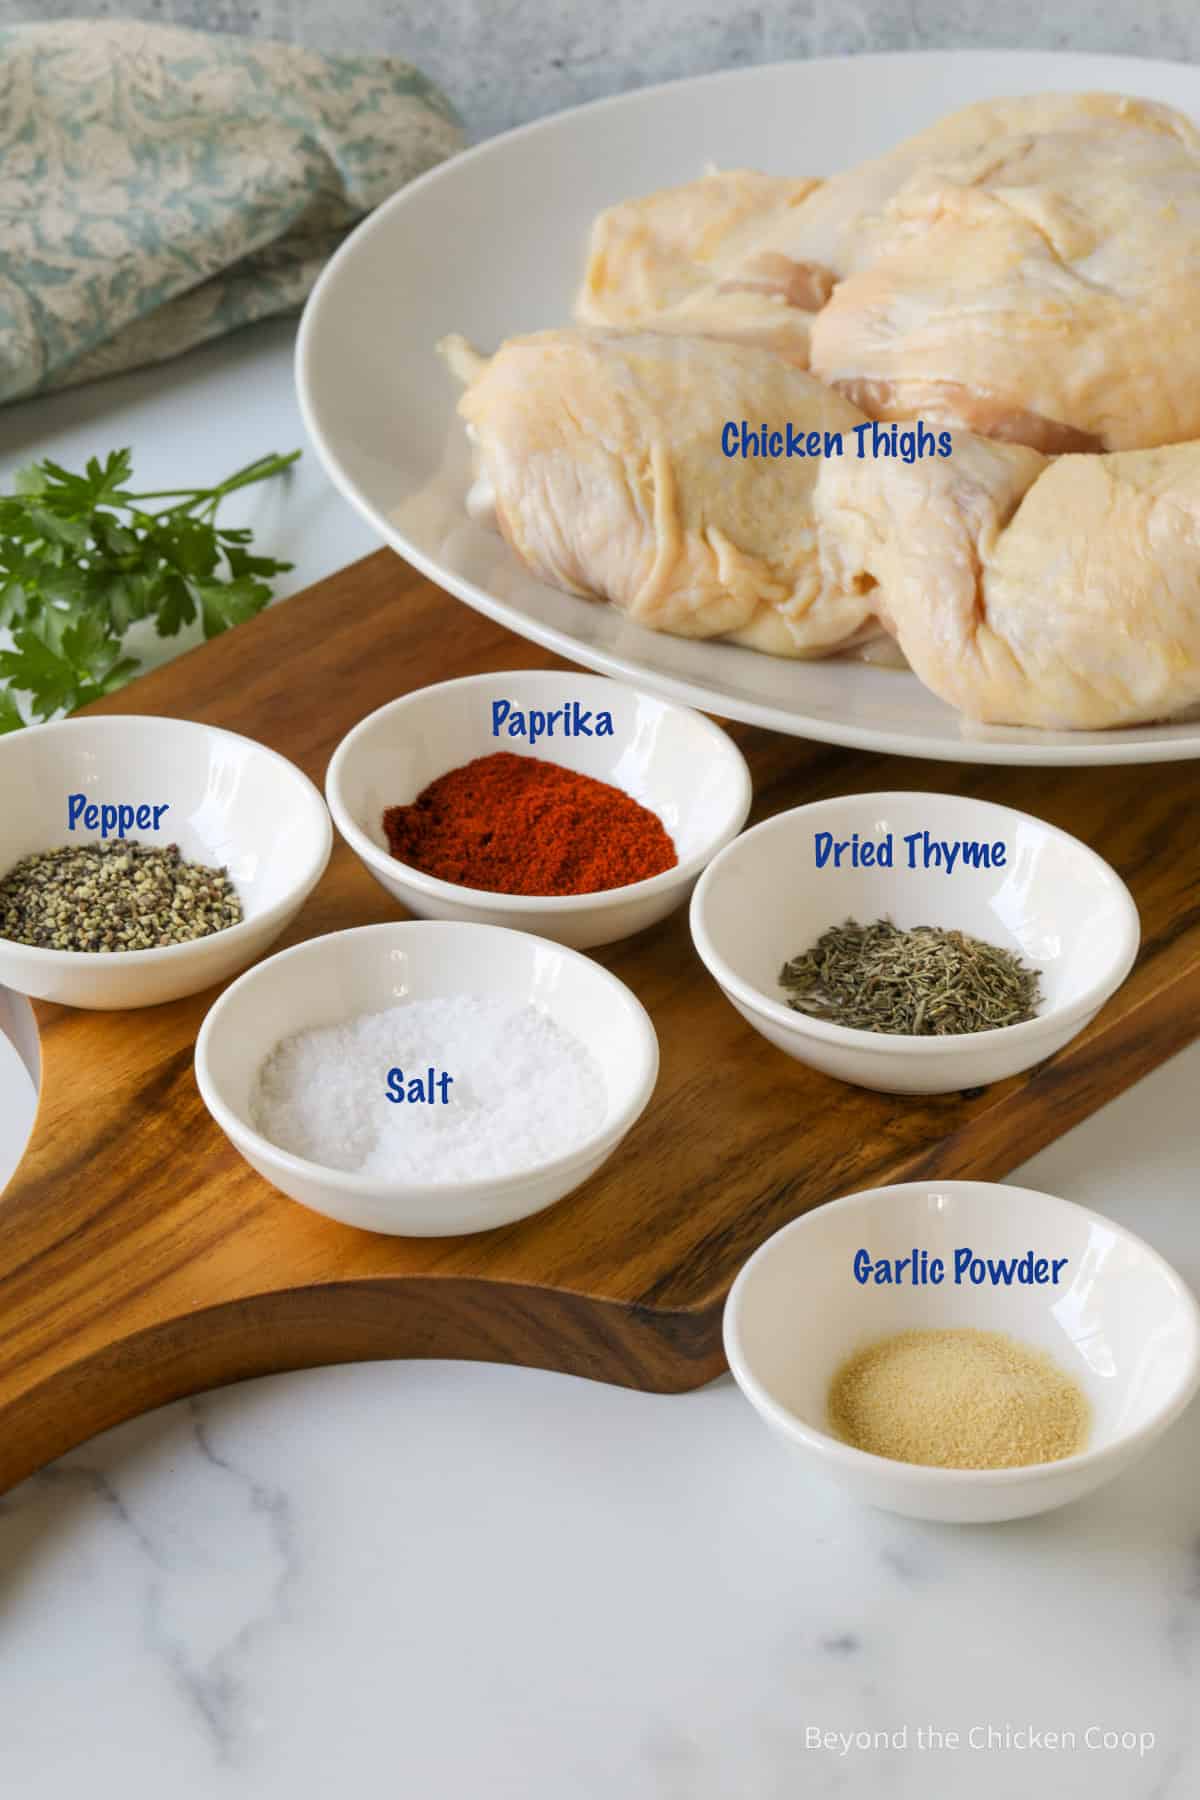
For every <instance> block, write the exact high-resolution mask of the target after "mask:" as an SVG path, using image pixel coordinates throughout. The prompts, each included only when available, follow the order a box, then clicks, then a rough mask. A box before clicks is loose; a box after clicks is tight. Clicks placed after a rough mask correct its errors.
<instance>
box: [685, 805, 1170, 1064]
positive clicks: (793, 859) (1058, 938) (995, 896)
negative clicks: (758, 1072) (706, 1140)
mask: <svg viewBox="0 0 1200 1800" xmlns="http://www.w3.org/2000/svg"><path fill="white" fill-rule="evenodd" d="M923 831H928V832H929V833H930V836H931V837H932V838H935V839H939V840H945V841H961V840H972V841H975V842H987V843H989V844H991V843H996V842H999V843H1001V844H1003V846H1004V851H1005V859H1006V860H1005V864H1004V866H1003V867H1002V868H990V869H984V868H967V867H963V866H962V863H961V859H960V861H959V862H958V863H957V864H956V866H955V868H954V869H953V871H952V872H951V873H949V874H947V873H946V872H945V871H944V869H924V868H918V869H909V868H907V867H906V866H902V865H903V864H904V863H905V861H906V858H907V851H906V849H905V846H904V842H903V840H904V839H905V838H906V837H907V836H909V835H910V834H912V833H916V832H923ZM818 832H831V833H833V835H834V837H835V839H837V840H840V841H849V840H852V838H853V834H854V833H857V834H858V837H859V841H860V843H862V842H868V843H871V844H873V845H878V844H882V843H883V842H885V841H886V839H887V837H888V835H889V834H891V839H892V844H893V854H894V858H895V866H894V867H892V868H880V867H860V868H854V867H852V866H843V867H841V868H836V867H834V866H833V865H832V863H827V864H826V866H825V867H824V868H821V869H818V868H817V866H816V856H815V849H814V840H815V834H816V833H818ZM848 918H854V919H857V920H858V922H859V923H860V924H862V925H866V924H871V923H873V922H874V921H875V920H876V919H879V918H890V919H891V920H892V921H893V922H894V923H895V924H896V925H899V926H901V927H903V928H904V929H911V928H912V927H913V926H916V925H938V926H941V927H943V928H944V929H957V930H960V931H964V932H967V933H969V934H970V935H971V936H973V937H977V938H982V939H983V940H985V941H986V942H987V943H991V944H997V945H1000V946H1001V947H1002V948H1004V949H1007V950H1012V951H1014V952H1016V954H1017V955H1019V956H1020V957H1021V959H1022V960H1023V961H1024V962H1025V963H1026V964H1028V965H1030V966H1032V967H1034V968H1036V969H1037V970H1038V971H1039V973H1040V976H1041V994H1042V999H1041V1007H1040V1010H1039V1012H1038V1014H1037V1017H1036V1018H1033V1019H1030V1020H1029V1021H1028V1022H1027V1023H1026V1024H1024V1025H1007V1026H1004V1027H1002V1028H999V1029H997V1030H994V1031H973V1032H965V1033H963V1034H961V1035H960V1036H957V1037H908V1036H894V1037H893V1036H889V1035H887V1034H886V1033H883V1032H874V1031H858V1030H851V1029H849V1028H847V1027H846V1026H843V1025H832V1024H828V1023H827V1022H826V1021H824V1020H822V1019H812V1018H809V1017H808V1016H807V1014H805V1013H799V1012H793V1011H792V1009H791V1007H789V1006H788V1005H787V1003H786V1000H785V998H784V993H783V989H782V988H781V987H780V985H779V973H780V970H781V969H782V967H783V965H784V963H786V962H787V961H789V960H790V958H792V957H793V956H796V955H798V954H799V953H800V952H801V951H803V950H806V949H807V948H808V947H809V946H810V945H811V944H813V943H814V942H815V941H816V939H817V938H819V937H820V936H821V934H822V932H824V931H826V930H828V928H829V927H830V926H831V925H836V924H840V923H842V921H843V920H845V919H848ZM691 926H692V938H693V941H694V942H695V945H696V949H697V952H698V953H699V955H700V957H701V959H702V961H703V962H704V964H705V966H706V967H707V969H708V971H709V973H710V974H711V975H712V976H713V978H714V980H715V981H716V982H717V983H718V984H719V985H720V987H721V988H722V989H723V990H724V993H725V997H726V999H727V1000H729V1001H731V1002H732V1004H733V1005H734V1006H735V1007H736V1008H737V1010H738V1012H740V1013H741V1015H742V1017H743V1018H744V1019H746V1020H747V1021H748V1022H749V1023H750V1024H751V1025H753V1027H754V1029H755V1030H756V1031H758V1032H761V1033H762V1035H763V1037H765V1038H767V1039H768V1040H769V1041H770V1042H771V1043H772V1044H774V1045H776V1047H777V1048H778V1049H780V1050H784V1051H786V1052H787V1054H788V1055H789V1056H794V1057H795V1058H796V1059H797V1061H798V1062H803V1063H808V1064H809V1065H810V1066H811V1067H812V1068H814V1069H821V1070H823V1071H824V1072H825V1073H826V1074H827V1075H834V1076H836V1077H837V1078H838V1079H839V1080H841V1081H848V1082H852V1083H854V1084H855V1085H856V1086H858V1087H867V1088H875V1089H878V1090H880V1091H881V1092H883V1093H889V1094H943V1093H952V1092H955V1091H956V1090H961V1089H963V1088H975V1087H983V1086H984V1085H986V1083H988V1082H991V1081H1002V1080H1003V1079H1004V1078H1005V1077H1006V1076H1009V1075H1016V1074H1018V1073H1019V1072H1020V1071H1021V1070H1022V1069H1029V1068H1032V1067H1033V1065H1034V1064H1035V1063H1039V1062H1044V1061H1045V1059H1046V1058H1047V1057H1050V1056H1053V1055H1054V1054H1055V1052H1056V1051H1058V1050H1061V1049H1062V1047H1063V1045H1064V1044H1066V1043H1068V1042H1069V1041H1070V1040H1071V1038H1073V1037H1075V1036H1076V1035H1077V1033H1079V1032H1080V1031H1082V1030H1083V1028H1084V1026H1085V1025H1087V1024H1088V1023H1089V1021H1090V1020H1091V1019H1093V1018H1094V1017H1095V1015H1096V1013H1097V1012H1099V1010H1100V1008H1101V1006H1102V1005H1103V1004H1104V1002H1105V1001H1106V1000H1107V999H1108V997H1109V995H1110V994H1112V993H1114V992H1115V991H1116V989H1117V988H1118V987H1120V985H1121V983H1122V982H1123V981H1124V979H1125V977H1126V976H1127V975H1128V973H1129V971H1130V969H1131V968H1132V967H1133V963H1134V959H1135V958H1136V956H1137V949H1138V942H1139V939H1140V935H1141V934H1140V929H1139V923H1138V914H1137V908H1136V906H1135V905H1134V903H1133V897H1132V895H1131V894H1130V892H1129V889H1128V888H1127V887H1126V886H1125V883H1124V882H1123V881H1122V880H1121V879H1120V877H1119V876H1118V875H1117V874H1116V873H1115V872H1114V870H1112V869H1110V868H1109V866H1108V864H1107V863H1106V862H1104V861H1103V860H1102V859H1101V858H1100V857H1099V856H1097V855H1096V853H1095V851H1093V850H1089V849H1088V847H1087V845H1086V844H1081V843H1080V842H1079V840H1078V839H1077V838H1073V837H1070V836H1068V834H1067V833H1066V832H1065V831H1059V830H1058V828H1057V827H1056V826H1054V825H1048V824H1046V823H1045V821H1044V820H1042V819H1036V818H1034V817H1033V816H1032V815H1031V814H1029V813H1023V812H1017V811H1015V810H1013V809H1012V808H1011V807H1007V806H996V805H994V804H992V803H991V802H990V801H984V800H968V799H963V798H960V797H959V796H957V795H954V794H905V793H897V794H848V795H844V796H841V797H839V798H837V799H833V800H820V801H817V802H816V803H815V804H814V805H811V806H799V807H796V808H795V809H794V810H793V811H791V812H785V813H780V814H778V816H777V817H775V818H773V819H768V820H767V821H766V823H765V824H762V825H757V826H755V828H754V830H753V831H748V832H746V834H745V835H744V836H743V837H740V838H738V839H737V841H736V842H735V843H733V844H731V845H730V846H729V847H728V849H726V850H725V851H723V852H722V854H721V855H720V856H718V857H717V858H716V859H715V861H714V862H713V863H712V865H711V867H709V868H708V869H707V870H706V871H705V873H704V875H703V876H702V878H701V880H700V881H699V882H698V883H697V886H696V891H695V893H694V895H693V896H692V911H691Z"/></svg>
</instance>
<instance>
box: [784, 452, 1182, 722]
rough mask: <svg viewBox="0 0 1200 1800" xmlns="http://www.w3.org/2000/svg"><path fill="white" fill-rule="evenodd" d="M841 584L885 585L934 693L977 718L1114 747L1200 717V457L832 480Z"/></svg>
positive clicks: (827, 482)
mask: <svg viewBox="0 0 1200 1800" xmlns="http://www.w3.org/2000/svg"><path fill="white" fill-rule="evenodd" d="M814 505H815V514H816V520H817V527H818V530H819V532H820V536H821V544H822V550H823V555H824V559H825V564H826V573H827V580H828V581H829V582H830V583H831V584H833V585H834V586H838V585H842V586H846V587H850V588H853V587H855V586H862V585H863V583H864V582H868V581H874V582H876V583H878V589H877V591H876V593H875V602H876V607H877V610H878V612H879V615H880V617H881V619H882V620H883V623H884V624H885V625H886V626H887V627H888V629H889V630H891V631H892V632H893V633H894V634H895V636H896V638H897V640H898V642H899V644H900V646H901V648H902V649H903V651H904V653H905V655H906V657H907V659H908V661H909V663H910V664H911V666H912V668H913V669H914V671H915V672H916V674H917V675H918V676H919V677H920V679H921V680H922V681H923V682H924V683H925V684H926V686H927V687H929V688H931V689H932V690H933V692H934V693H935V694H938V695H940V696H941V698H942V699H943V700H946V701H948V702H949V703H950V705H951V706H955V707H957V708H959V710H960V711H961V712H963V713H964V714H966V715H967V717H968V718H971V719H975V720H979V721H981V722H984V723H988V724H993V725H1030V726H1041V727H1045V728H1048V729H1052V730H1080V731H1088V730H1101V729H1106V728H1108V727H1110V726H1119V725H1138V724H1144V723H1147V722H1152V721H1157V720H1161V719H1166V718H1169V717H1171V716H1172V715H1174V714H1177V713H1179V712H1182V711H1184V710H1186V709H1189V708H1191V707H1194V706H1195V705H1196V704H1197V703H1198V702H1200V443H1188V444H1176V445H1172V446H1170V447H1167V448H1157V449H1151V450H1130V451H1122V452H1117V453H1114V454H1111V455H1100V456H1097V455H1087V456H1063V457H1059V458H1057V459H1055V460H1048V459H1047V458H1045V457H1043V456H1041V455H1040V454H1039V453H1038V452H1037V451H1035V450H1031V449H1028V448H1025V447H1024V446H1019V445H1013V444H1002V443H991V442H988V441H987V440H986V439H983V438H976V437H970V436H968V435H966V434H963V435H960V436H957V437H956V439H955V450H954V455H953V457H951V458H949V459H947V460H946V461H938V462H920V463H914V464H912V465H905V464H903V463H895V462H888V463H868V462H845V463H838V462H828V463H826V464H825V465H824V467H823V469H822V473H821V479H820V482H819V483H818V488H817V494H816V497H815V503H814Z"/></svg>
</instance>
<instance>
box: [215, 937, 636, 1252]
mask: <svg viewBox="0 0 1200 1800" xmlns="http://www.w3.org/2000/svg"><path fill="white" fill-rule="evenodd" d="M657 1074H658V1040H657V1038H656V1036H655V1032H654V1027H653V1026H652V1024H651V1023H650V1020H649V1017H648V1016H647V1014H646V1012H645V1009H644V1008H643V1007H642V1005H641V1003H640V1002H639V1001H638V1000H637V999H635V997H634V996H633V994H631V993H630V991H629V989H628V988H626V987H625V985H624V984H623V983H622V982H620V981H618V980H617V978H616V976H614V975H611V974H609V972H608V970H607V969H604V968H602V967H600V965H599V964H597V963H594V962H592V961H591V960H590V959H589V958H587V957H585V956H581V955H580V954H579V953H578V952H577V951H573V950H569V949H566V948H565V947H564V946H563V945H560V944H553V943H550V942H548V941H547V940H545V939H543V938H537V937H533V936H531V935H529V934H528V933H526V932H518V931H508V930H504V929H503V928H501V927H498V926H491V925H474V924H462V923H454V922H448V921H441V920H438V921H434V920H411V921H405V922H399V923H395V924H386V925H367V926H361V927H359V928H357V929H355V930H351V931H339V932H333V933H331V934H330V935H328V936H326V937H318V938H311V939H309V941H308V942H307V943H303V944H298V945H296V946H295V947H294V948H293V949H290V950H284V951H282V952H280V953H279V954H278V955H277V956H273V957H269V958H268V959H267V960H266V961H265V962H262V963H260V964H259V965H258V966H257V967H256V968H254V969H251V970H250V971H249V972H248V973H247V974H246V975H244V976H242V977H241V978H240V979H239V980H238V981H235V982H234V983H233V984H232V986H231V987H229V988H227V989H226V991H225V992H224V994H222V996H221V998H220V999H219V1000H218V1001H217V1002H216V1003H215V1005H214V1006H213V1007H212V1009H211V1011H210V1012H209V1014H208V1016H207V1018H206V1019H205V1021H204V1024H203V1026H202V1028H201V1031H200V1035H199V1037H198V1039H197V1042H196V1080H197V1084H198V1086H199V1088H200V1093H201V1096H202V1097H203V1100H204V1103H205V1105H206V1106H207V1107H208V1110H209V1112H210V1113H211V1114H212V1116H213V1117H214V1119H215V1120H216V1121H217V1123H218V1125H220V1127H221V1129H222V1131H224V1133H225V1135H226V1136H227V1137H228V1138H229V1140H230V1142H231V1143H233V1145H234V1146H235V1147H236V1148H237V1149H238V1150H239V1151H240V1152H241V1154H242V1155H243V1156H244V1157H245V1159H246V1161H247V1162H248V1163H250V1164H251V1166H252V1167H253V1168H255V1169H257V1171H258V1172H259V1174H260V1175H262V1176H264V1177H265V1178H266V1180H268V1181H269V1182H271V1183H272V1184H273V1185H274V1186H275V1187H277V1188H279V1189H280V1190H281V1191H282V1192H283V1193H285V1194H287V1195H289V1196H290V1197H291V1198H292V1199H293V1200H298V1201H300V1202H301V1203H302V1204H303V1205H305V1206H308V1207H311V1208H312V1209H313V1210H314V1211H315V1212H319V1213H324V1214H325V1215H326V1216H327V1217H329V1218H332V1219H337V1220H340V1221H341V1222H342V1223H343V1224H347V1225H355V1226H359V1227H361V1228H362V1229H364V1230H367V1231H379V1232H388V1233H392V1234H395V1235H400V1236H409V1237H442V1236H451V1235H457V1234H460V1233H465V1232H474V1231H488V1230H491V1229H493V1228H494V1227H496V1226H499V1225H508V1224H511V1223H512V1222H513V1221H514V1220H516V1219H522V1218H525V1217H527V1216H528V1215H529V1214H531V1213H535V1212H540V1211H541V1210H542V1209H543V1208H544V1207H547V1206H550V1205H552V1204H553V1203H554V1202H555V1201H556V1200H560V1199H562V1198H563V1196H564V1195H565V1194H568V1193H570V1192H571V1191H572V1190H573V1189H574V1188H577V1187H578V1186H579V1185H580V1183H581V1182H583V1181H586V1180H587V1178H588V1176H589V1175H592V1174H594V1173H595V1171H596V1170H597V1169H598V1168H599V1167H600V1166H601V1164H602V1163H604V1162H605V1161H606V1160H607V1159H608V1157H609V1156H611V1155H612V1153H613V1151H614V1150H615V1149H616V1147H617V1145H618V1144H619V1143H620V1142H621V1139H622V1138H623V1137H624V1136H625V1134H626V1133H627V1132H628V1130H629V1129H630V1127H631V1126H632V1125H633V1124H634V1122H635V1121H636V1120H637V1118H638V1117H639V1115H640V1114H641V1112H642V1111H643V1109H644V1108H645V1106H646V1104H647V1102H648V1101H649V1099H650V1096H651V1094H652V1093H653V1091H654V1084H655V1080H656V1078H657Z"/></svg>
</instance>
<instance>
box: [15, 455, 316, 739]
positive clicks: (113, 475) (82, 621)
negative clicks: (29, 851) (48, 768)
mask: <svg viewBox="0 0 1200 1800" xmlns="http://www.w3.org/2000/svg"><path fill="white" fill-rule="evenodd" d="M299 455H300V452H299V450H293V451H292V452H291V453H290V454H289V455H287V456H260V457H259V458H258V459H257V460H256V461H255V462H252V463H248V464H247V465H246V467H245V468H244V469H238V470H237V471H236V472H235V473H234V474H233V475H230V476H229V477H228V479H227V480H225V481H222V482H220V483H219V484H218V485H217V486H216V487H211V488H172V489H166V490H164V491H161V492H158V493H140V494H139V493H133V492H131V491H130V489H129V486H128V483H129V482H130V480H131V478H132V474H133V466H132V459H131V453H130V452H129V451H128V450H114V451H112V452H111V453H110V454H109V455H108V456H107V457H106V458H105V460H104V462H103V463H101V462H100V461H99V459H98V458H97V457H94V456H93V457H91V458H89V460H88V464H87V468H86V470H85V471H84V473H83V474H82V475H73V474H71V472H70V471H69V470H67V469H64V468H62V467H61V465H60V464H58V463H56V462H51V461H50V460H49V459H48V458H47V459H46V460H45V461H43V462H40V463H35V464H34V465H33V466H32V467H31V468H27V469H22V470H21V471H20V473H19V474H18V475H17V476H16V478H15V480H14V483H13V491H12V493H10V494H4V495H0V626H7V627H8V628H9V630H10V631H11V632H12V640H13V648H12V649H11V650H0V679H2V680H4V681H6V682H7V684H8V685H7V688H0V732H4V731H15V730H18V729H19V728H20V727H21V726H22V725H23V724H24V722H25V721H24V719H23V718H22V715H21V711H20V708H19V707H18V705H17V702H16V699H15V693H16V692H21V693H24V694H28V695H29V698H30V710H31V711H32V713H33V715H34V717H35V718H38V719H50V718H53V717H54V715H55V714H56V713H60V712H64V711H65V712H73V711H74V710H75V708H76V707H77V706H84V705H86V703H87V702H88V701H89V700H97V699H99V697H100V696H101V695H102V694H109V693H111V692H112V691H113V689H114V688H118V687H121V686H122V685H123V684H124V683H125V682H126V681H128V680H129V679H130V678H131V677H132V676H133V675H136V673H137V671H138V668H139V666H140V665H139V663H138V661H137V658H136V657H133V656H130V655H128V654H126V652H125V650H124V639H125V634H126V632H127V631H128V630H129V628H130V626H131V625H134V624H136V623H137V621H138V620H139V619H149V618H153V619H154V621H155V628H156V630H157V632H158V635H159V636H160V637H173V636H174V635H175V634H176V632H178V631H181V630H182V629H183V627H184V626H185V625H190V624H191V623H192V622H193V621H194V620H195V619H197V618H199V619H200V620H201V622H202V624H203V626H204V635H205V637H210V638H211V637H216V636H217V634H218V632H222V631H225V630H227V629H228V628H229V626H230V625H238V624H240V623H241V621H242V620H243V619H249V618H252V617H253V615H254V614H255V613H257V612H261V611H262V609H263V607H264V606H265V605H266V604H267V601H268V600H269V599H270V598H271V587H270V579H269V578H270V577H271V576H273V575H279V574H282V573H283V571H284V570H285V569H290V568H291V567H292V565H291V563H289V562H280V561H278V560H277V559H276V558H274V557H270V556H254V555H252V554H251V551H250V549H249V545H250V543H251V541H252V535H253V534H252V533H251V532H250V531H248V530H246V529H244V528H236V529H233V528H229V527H222V526H218V525H217V523H216V518H217V510H218V508H219V507H220V505H221V502H222V501H223V500H225V499H226V498H227V497H228V496H229V495H230V494H233V493H236V492H237V491H238V489H239V488H244V487H250V486H251V485H252V484H253V483H255V482H259V481H267V480H269V479H270V477H271V476H273V475H278V474H280V473H281V472H282V471H283V470H284V469H286V468H289V467H290V465H291V464H292V463H294V462H295V461H296V458H297V457H298V456H299ZM158 501H166V502H167V503H168V504H166V505H164V506H155V507H154V508H153V509H152V510H151V508H150V505H149V503H150V502H158Z"/></svg>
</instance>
